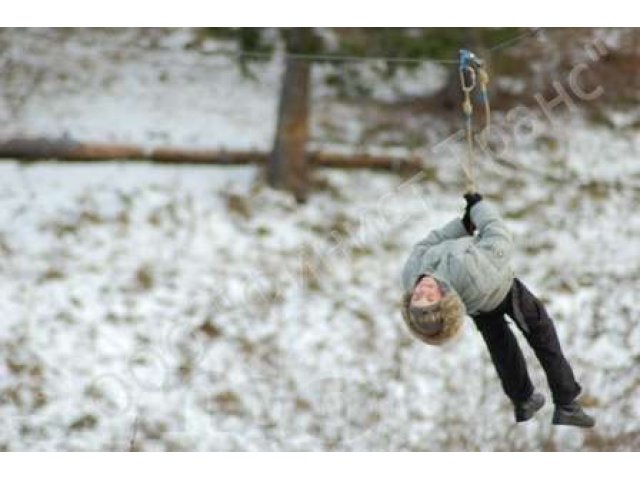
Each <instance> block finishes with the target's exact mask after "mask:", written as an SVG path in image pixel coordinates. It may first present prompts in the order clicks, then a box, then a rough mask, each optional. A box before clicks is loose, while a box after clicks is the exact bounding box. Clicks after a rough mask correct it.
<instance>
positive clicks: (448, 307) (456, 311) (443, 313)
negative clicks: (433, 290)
mask: <svg viewBox="0 0 640 480" xmlns="http://www.w3.org/2000/svg"><path fill="white" fill-rule="evenodd" d="M429 275H430V276H432V277H433V278H434V279H435V280H437V281H438V283H439V284H441V285H442V286H443V287H444V288H443V290H444V295H443V297H442V299H441V300H440V301H439V302H438V303H437V304H436V306H437V308H438V311H439V317H440V319H441V320H442V329H441V330H440V331H439V332H438V333H436V334H434V335H429V334H427V333H426V332H425V329H424V328H422V327H421V325H420V323H419V322H416V321H415V320H414V319H413V318H412V317H411V315H410V313H409V304H410V303H411V294H412V292H411V291H409V292H405V293H404V294H403V296H402V307H401V308H402V318H403V320H404V322H405V324H406V325H407V327H408V328H409V331H410V332H411V333H412V334H413V335H414V336H415V337H416V338H417V339H418V340H420V341H422V342H424V343H426V344H428V345H436V346H437V345H442V344H443V343H445V342H447V341H449V340H451V339H452V338H454V337H455V336H456V335H457V334H458V332H460V329H461V328H462V323H463V321H464V316H465V313H466V311H465V307H464V304H463V303H462V300H461V299H460V296H459V295H458V294H457V293H456V291H455V290H453V288H451V286H450V285H449V283H448V282H446V281H444V280H443V279H441V278H439V277H437V276H436V275H434V274H433V273H429Z"/></svg>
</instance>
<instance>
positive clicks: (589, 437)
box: [0, 38, 640, 451]
mask: <svg viewBox="0 0 640 480" xmlns="http://www.w3.org/2000/svg"><path fill="white" fill-rule="evenodd" d="M20 41H26V40H24V39H22V38H21V39H20ZM73 48H79V47H77V46H75V47H73ZM88 50H89V51H90V52H93V49H88ZM29 58H32V59H33V61H34V62H35V61H36V59H37V58H40V57H38V56H34V57H29ZM70 58H71V59H70V60H69V61H72V60H73V56H71V57H70ZM186 58H188V57H186ZM165 61H167V62H168V63H171V61H172V60H171V59H169V60H163V62H165ZM183 61H185V62H186V60H183ZM180 65H181V64H176V65H172V70H171V71H172V72H174V71H175V72H182V73H175V75H182V74H184V75H187V71H186V70H184V71H183V70H181V68H182V67H181V66H180ZM95 68H98V67H97V66H96V67H95ZM121 68H124V67H121ZM127 68H130V69H131V72H130V74H127V75H124V76H123V78H121V75H122V71H120V73H119V74H118V75H116V77H115V78H114V80H113V82H114V83H113V84H114V85H121V87H118V88H117V89H116V90H118V89H120V88H122V89H123V90H127V91H130V92H133V94H132V95H131V96H129V97H127V98H128V100H127V102H132V103H131V104H130V105H128V107H127V108H128V109H129V111H131V112H132V117H131V122H126V124H125V126H126V131H125V130H122V129H121V127H122V125H123V123H122V122H121V120H120V117H119V115H120V113H119V112H120V110H119V109H118V108H116V106H115V105H114V104H113V103H112V102H113V101H114V100H113V99H114V98H115V96H114V95H115V94H114V91H115V90H114V91H111V90H108V88H107V87H104V90H103V87H96V90H95V91H94V92H95V97H91V95H90V94H89V93H87V92H89V91H92V90H90V89H89V90H87V89H84V88H78V90H79V92H80V93H77V92H76V93H75V95H76V96H74V95H72V93H69V96H68V97H64V98H63V100H60V99H58V98H54V97H55V96H54V97H52V96H50V95H47V93H46V88H53V87H46V85H48V83H46V82H45V83H42V84H40V85H41V86H40V87H39V88H37V89H36V90H34V92H37V93H34V96H33V97H32V98H30V99H29V101H28V102H27V103H26V104H25V106H24V109H23V113H22V114H21V115H20V116H19V118H17V119H16V121H15V122H14V124H13V125H12V126H11V127H10V128H11V129H13V130H11V133H15V132H17V131H21V132H32V131H34V130H35V131H37V132H38V133H47V134H49V133H52V132H55V131H56V130H55V128H60V130H59V132H63V131H66V130H69V131H70V132H76V131H78V130H80V131H81V132H82V134H83V138H86V137H89V138H93V139H96V140H103V139H104V138H105V136H107V135H109V134H110V135H112V137H111V138H114V139H118V140H132V141H133V140H135V141H140V142H148V143H149V144H152V143H153V142H154V141H157V138H156V137H154V136H153V134H152V131H153V129H154V128H155V125H157V122H158V118H159V116H164V117H165V118H166V123H163V124H162V127H161V130H162V132H163V137H162V139H163V140H162V141H170V142H171V143H174V144H180V143H185V144H189V145H193V144H196V145H225V146H229V147H235V148H245V147H248V146H256V147H259V148H266V147H268V145H269V144H270V138H271V134H272V131H273V118H272V110H273V108H275V96H276V94H277V82H278V75H277V67H275V66H271V65H270V64H267V65H265V66H263V67H261V68H262V70H258V72H259V73H260V75H259V78H260V79H261V80H260V81H259V82H258V84H259V85H260V86H254V87H251V86H245V85H244V84H243V82H244V81H245V80H242V79H241V77H239V76H238V74H237V71H236V73H235V74H233V73H232V72H233V70H230V69H229V68H226V67H225V68H220V69H217V70H216V69H211V70H208V71H207V72H206V74H205V73H203V72H193V71H191V73H190V74H192V75H193V77H194V78H193V79H192V82H193V83H194V84H196V85H199V84H200V83H199V82H202V81H203V77H206V79H207V81H211V82H212V83H215V84H217V85H220V92H223V93H222V94H221V95H220V96H219V97H216V98H211V99H208V100H205V99H203V100H202V102H201V103H198V104H197V105H195V104H194V109H193V114H192V115H189V116H188V118H187V117H181V116H180V115H175V116H174V115H171V112H172V111H173V110H175V109H176V108H177V107H178V106H179V105H178V103H180V102H181V100H179V98H180V97H179V95H180V93H176V94H175V95H176V96H177V97H176V98H177V99H175V98H170V97H171V96H170V95H168V94H165V93H161V94H160V95H159V96H157V95H158V93H157V91H156V92H155V93H153V92H151V91H150V89H149V88H148V87H145V84H144V82H143V81H139V79H138V80H135V78H136V72H137V71H138V69H139V68H142V67H141V66H140V64H138V65H137V66H136V65H130V66H129V67H127ZM124 71H125V72H129V70H126V69H125V70H124ZM230 72H231V73H230ZM86 75H87V76H86V81H87V82H89V81H90V79H91V78H92V76H91V75H90V74H89V73H87V74H86ZM96 75H97V74H96ZM100 75H102V73H100ZM172 75H174V74H172ZM234 75H235V76H234ZM170 78H172V77H170ZM176 81H177V80H176ZM125 83H126V84H127V87H126V88H125ZM179 84H180V85H183V86H184V85H191V84H190V83H189V81H188V80H187V77H184V78H181V79H180V81H179ZM174 87H175V86H171V87H170V86H167V88H168V90H167V92H172V95H173V92H176V88H174ZM194 88H195V87H194ZM198 88H199V87H198ZM178 90H180V89H178ZM183 90H184V91H185V92H186V91H198V90H197V88H195V90H189V89H187V88H184V89H183ZM98 92H102V93H98ZM224 92H242V94H237V96H234V97H232V98H227V97H228V96H229V95H227V94H225V93H224ZM101 95H104V96H103V97H100V96H101ZM185 95H190V94H187V93H185ZM234 95H236V94H234ZM90 98H96V99H100V98H102V100H96V103H89V104H90V106H91V108H90V109H88V110H87V111H84V110H81V109H80V107H81V106H83V105H85V104H86V103H87V102H89V99H90ZM151 98H153V99H154V100H153V101H152V100H150V99H151ZM185 98H186V97H185ZM190 98H191V99H193V98H194V97H190ZM225 99H226V100H225ZM227 100H228V103H224V102H226V101H227ZM174 101H176V102H177V103H176V104H173V103H172V102H174ZM184 101H185V102H186V100H184ZM194 101H195V100H194ZM74 102H75V103H74ZM136 102H139V103H136ZM155 102H158V103H155ZM224 105H226V107H225V106H224ZM240 105H243V106H244V107H245V109H244V110H245V112H246V113H244V114H243V118H242V119H240V120H238V121H236V119H235V118H234V117H233V114H232V113H230V112H237V111H238V110H239V109H238V107H239V106H240ZM196 106H197V107H198V108H197V109H196V108H195V107H196ZM232 106H233V108H231V107H232ZM119 108H121V107H119ZM225 108H229V112H228V113H229V114H228V115H227V114H226V113H225ZM351 108H353V107H352V106H350V107H348V108H347V109H346V110H345V111H347V112H348V111H349V109H351ZM67 109H68V110H67ZM254 109H255V110H254ZM138 111H140V112H145V114H144V115H143V114H142V113H140V114H138V113H136V112H138ZM267 111H268V112H269V114H267V113H266V112H267ZM153 112H160V113H158V114H157V115H158V116H154V115H155V114H154V113H153ZM3 115H5V117H7V118H8V117H10V113H9V111H8V110H6V109H5V110H3ZM345 115H346V117H347V118H351V117H349V114H348V113H346V114H345ZM56 118H59V119H60V122H59V124H57V123H56V122H55V119H56ZM267 119H268V121H267ZM352 121H353V122H354V124H356V127H354V128H357V123H358V121H357V118H356V119H353V118H352ZM207 122H209V123H208V124H209V125H214V126H215V127H216V128H213V129H211V130H208V129H207V128H206V127H207ZM8 128H9V127H8ZM39 129H40V130H39ZM83 129H85V130H83ZM211 132H213V133H211ZM545 134H546V135H548V136H552V137H553V138H554V139H555V143H553V144H552V146H551V147H544V148H543V147H542V146H540V144H537V143H535V142H531V143H530V144H529V143H523V144H522V145H519V148H518V149H517V151H515V152H514V153H513V155H512V158H511V159H512V160H513V162H515V164H516V165H526V166H535V169H534V171H533V172H532V171H530V170H526V169H516V170H513V171H512V170H509V169H508V168H506V167H500V166H499V165H497V164H494V163H492V161H491V160H489V159H483V160H482V162H483V164H482V167H481V177H480V179H479V184H480V185H481V186H482V191H483V192H484V193H486V196H487V198H488V199H489V200H490V201H494V202H496V203H497V204H498V206H499V208H500V210H501V211H502V212H503V214H504V215H505V217H506V219H507V221H508V222H509V225H510V226H511V227H512V228H513V230H514V233H515V237H516V241H517V244H518V247H519V248H518V254H517V255H516V258H515V262H514V263H515V266H516V269H517V271H518V275H519V276H520V277H521V278H522V279H524V281H525V282H526V283H527V284H529V285H530V286H531V288H532V289H533V290H534V291H535V292H537V293H539V294H540V296H542V297H543V298H544V299H545V300H546V301H547V302H548V303H547V305H548V308H549V311H550V313H551V314H552V316H553V317H554V318H555V319H556V322H557V328H558V332H559V335H560V338H561V341H562V343H563V345H564V347H565V353H566V355H567V357H568V358H569V359H570V361H571V362H572V364H573V366H574V369H575V371H576V375H577V377H578V380H579V381H580V383H581V384H582V385H583V388H584V391H585V395H584V397H583V401H584V402H585V404H588V405H589V410H590V411H591V412H593V413H594V414H595V416H596V417H597V420H598V425H597V427H596V429H594V430H593V431H590V432H583V431H578V430H575V429H570V428H557V427H555V428H554V427H552V426H551V425H550V422H551V413H552V409H551V408H550V407H545V409H544V410H543V411H542V412H541V413H540V415H539V416H537V417H536V419H535V420H533V421H531V422H529V423H527V424H525V425H516V424H514V423H513V421H512V412H511V409H510V405H509V403H508V401H507V399H506V397H504V395H503V394H502V392H501V390H500V387H499V382H498V379H497V377H496V375H495V373H494V371H493V367H492V366H491V364H490V361H489V357H488V354H487V352H486V351H485V349H484V346H483V345H482V341H481V338H480V336H479V335H478V334H477V332H475V330H474V328H473V326H472V324H471V322H468V323H467V325H465V328H464V331H463V333H462V335H461V336H460V337H459V339H457V340H456V341H455V342H453V343H451V344H450V345H447V346H445V347H443V348H440V349H437V348H433V347H426V346H424V345H422V344H420V343H418V342H416V341H415V340H413V339H412V338H411V337H409V335H408V333H407V332H406V331H405V329H404V326H403V325H402V322H401V319H400V313H399V308H398V307H399V297H400V285H399V273H400V269H401V268H402V263H403V261H404V259H405V256H406V254H407V253H408V250H409V249H410V247H411V246H412V244H413V243H414V242H415V241H417V240H418V239H420V238H421V237H422V236H424V235H425V234H426V233H427V232H428V230H429V229H430V228H432V227H434V226H438V225H439V224H441V223H444V222H445V221H447V220H448V219H449V218H451V217H452V216H454V215H458V214H459V213H460V211H461V209H462V203H463V202H462V200H461V198H460V192H461V189H462V183H461V180H462V179H461V172H460V169H459V164H458V163H457V161H456V160H455V158H454V157H452V156H450V155H445V154H444V153H440V154H436V153H434V152H430V151H428V150H425V161H426V162H427V165H428V166H429V167H433V174H432V176H430V177H429V178H426V179H420V180H419V181H417V182H411V181H410V182H409V183H407V180H408V179H407V178H401V177H399V176H395V175H391V174H384V173H373V172H368V171H362V172H343V171H328V170H323V171H318V172H315V174H314V178H315V186H314V190H315V191H314V193H313V194H312V195H311V197H310V200H309V202H308V203H307V204H305V205H302V206H296V205H295V203H294V202H293V201H292V200H291V198H290V197H289V196H288V195H286V194H283V193H281V192H275V191H272V190H270V189H269V188H267V187H266V186H265V185H264V183H263V181H262V179H261V176H260V172H259V171H258V169H256V168H255V167H210V166H206V167H204V166H203V167H177V166H175V167H166V166H165V167H160V166H154V165H147V164H142V163H137V164H132V163H127V162H126V161H124V159H123V161H122V162H111V163H106V164H102V165H95V164H94V165H89V164H74V165H69V164H44V163H40V164H19V163H16V162H13V161H4V162H2V163H0V255H1V256H0V285H2V288H1V289H0V318H1V319H2V323H1V324H0V450H3V449H4V450H128V449H129V448H130V447H131V443H132V438H133V448H135V449H140V450H384V451H394V450H601V449H605V450H638V449H639V448H640V421H639V420H638V419H639V418H640V395H639V391H638V390H639V385H640V364H639V363H638V359H639V358H640V326H639V325H638V322H637V318H638V316H639V314H640V306H639V305H638V302H637V294H636V285H637V279H638V277H639V276H640V275H639V273H640V272H639V271H638V268H639V267H638V266H639V265H640V249H638V247H637V238H638V235H639V234H640V219H639V217H638V216H637V215H634V214H633V212H634V211H635V208H636V207H637V206H638V205H639V201H640V190H639V189H640V183H639V182H640V166H639V164H638V161H637V159H638V151H639V149H640V140H639V139H638V135H637V131H634V130H633V129H632V128H619V129H616V130H612V129H606V128H603V127H593V126H589V125H587V124H585V123H583V122H582V121H581V120H579V119H575V118H567V119H566V121H565V122H564V126H563V127H562V128H559V127H549V128H548V129H547V131H546V132H545ZM317 136H318V138H321V135H320V134H317ZM328 143H330V142H328ZM456 152H457V153H460V149H458V148H457V147H456ZM535 171H540V172H552V173H554V174H561V175H562V180H561V181H553V180H549V179H544V178H543V177H541V176H540V175H538V174H536V173H535ZM518 338H519V340H521V339H522V338H521V337H520V336H518ZM523 345H524V341H523ZM524 348H525V353H526V356H527V358H528V359H529V360H530V362H529V364H530V370H531V374H532V377H533V379H534V383H535V384H536V386H537V387H539V388H540V389H541V390H542V391H543V392H545V393H547V388H546V385H545V382H544V377H543V375H542V372H541V369H540V367H539V365H538V364H537V362H536V360H535V358H534V357H533V355H532V354H531V352H530V350H529V349H527V348H526V347H524ZM547 398H549V395H548V394H547Z"/></svg>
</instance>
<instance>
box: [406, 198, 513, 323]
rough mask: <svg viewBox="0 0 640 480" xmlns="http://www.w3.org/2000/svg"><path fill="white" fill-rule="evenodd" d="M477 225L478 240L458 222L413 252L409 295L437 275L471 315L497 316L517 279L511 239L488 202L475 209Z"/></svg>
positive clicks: (408, 266) (409, 264) (408, 274)
mask: <svg viewBox="0 0 640 480" xmlns="http://www.w3.org/2000/svg"><path fill="white" fill-rule="evenodd" d="M471 220H472V221H473V223H474V224H475V225H476V227H477V229H478V234H477V235H476V236H470V235H469V234H468V233H467V231H466V230H465V228H464V226H463V225H462V222H461V220H460V219H458V218H456V219H454V220H451V221H450V222H449V223H448V224H446V225H445V226H444V227H443V228H441V229H438V230H433V231H431V233H429V235H428V236H427V238H425V239H424V240H422V241H421V242H418V243H417V244H416V245H415V246H414V247H413V250H412V252H411V254H410V255H409V258H408V259H407V262H406V264H405V266H404V270H403V272H402V283H403V287H404V291H405V293H408V292H411V291H412V290H413V287H414V286H415V284H416V282H417V280H418V278H419V277H420V276H421V275H423V274H431V275H433V276H434V277H436V278H437V279H438V280H440V281H442V282H443V283H445V284H446V285H448V286H449V287H450V288H452V289H453V290H454V291H455V292H456V293H457V294H458V295H459V296H460V298H461V299H462V302H463V303H464V305H465V307H466V310H467V313H468V314H469V315H474V314H476V313H478V312H488V311H491V310H493V309H494V308H496V307H497V306H498V305H499V304H500V302H501V301H502V300H504V298H505V296H506V295H507V293H508V292H509V288H510V287H511V284H512V282H513V277H514V275H513V270H512V268H511V265H510V259H511V255H512V252H513V241H512V237H511V234H510V233H509V230H508V229H507V227H506V225H505V223H504V222H503V221H502V219H501V218H500V216H499V215H498V213H497V212H496V211H495V209H494V208H493V207H492V206H491V205H490V204H488V203H487V202H486V201H484V200H483V201H480V202H478V203H477V204H475V205H474V206H473V208H472V209H471Z"/></svg>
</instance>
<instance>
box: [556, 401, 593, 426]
mask: <svg viewBox="0 0 640 480" xmlns="http://www.w3.org/2000/svg"><path fill="white" fill-rule="evenodd" d="M553 424H554V425H572V426H574V427H583V428H591V427H593V426H594V425H595V424H596V421H595V420H594V419H593V417H590V416H589V415H587V414H586V413H585V411H584V410H582V407H581V406H580V404H579V403H578V402H571V403H569V404H567V405H556V410H555V412H553Z"/></svg>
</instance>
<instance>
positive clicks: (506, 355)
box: [473, 310, 533, 404]
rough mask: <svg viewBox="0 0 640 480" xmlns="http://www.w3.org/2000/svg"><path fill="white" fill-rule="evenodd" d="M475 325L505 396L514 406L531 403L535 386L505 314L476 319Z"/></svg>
mask: <svg viewBox="0 0 640 480" xmlns="http://www.w3.org/2000/svg"><path fill="white" fill-rule="evenodd" d="M473 321H474V322H475V324H476V326H477V327H478V330H480V333H481V334H482V338H484V341H485V343H486V344H487V348H488V349H489V354H490V355H491V360H492V361H493V365H494V366H495V368H496V371H497V372H498V377H500V382H501V383H502V388H503V389H504V392H505V393H506V394H507V396H508V397H509V398H510V399H511V401H512V402H513V403H514V404H518V403H522V402H524V401H525V400H528V399H529V397H531V394H532V393H533V384H532V383H531V379H530V378H529V372H527V365H526V363H525V360H524V356H523V355H522V350H520V346H519V345H518V342H517V341H516V338H515V336H514V335H513V332H512V331H511V329H510V328H509V325H508V324H507V322H506V320H505V319H504V314H503V312H502V311H501V310H496V311H494V312H490V313H483V314H480V315H476V316H474V317H473Z"/></svg>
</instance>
